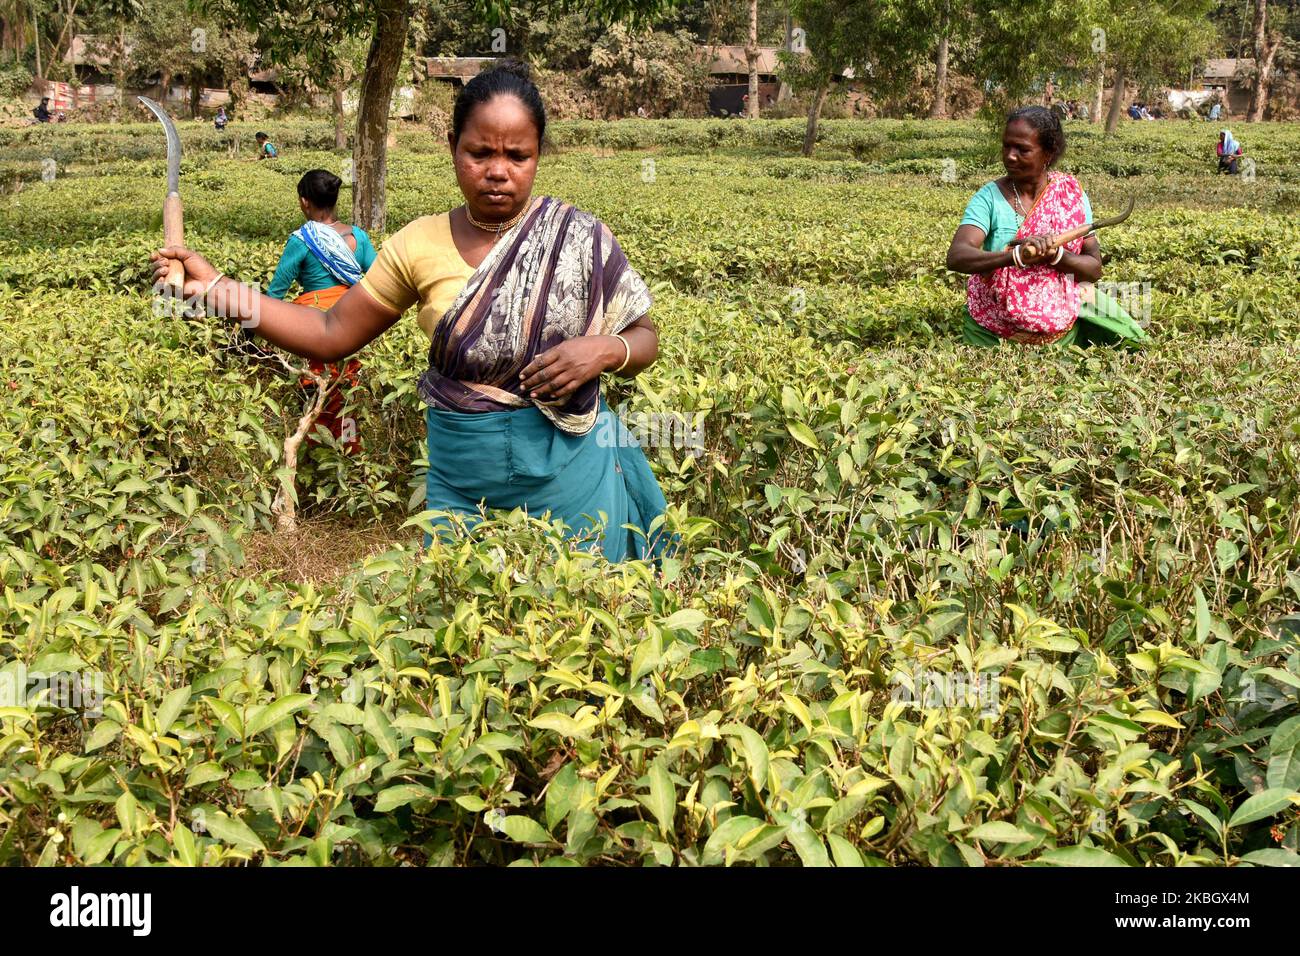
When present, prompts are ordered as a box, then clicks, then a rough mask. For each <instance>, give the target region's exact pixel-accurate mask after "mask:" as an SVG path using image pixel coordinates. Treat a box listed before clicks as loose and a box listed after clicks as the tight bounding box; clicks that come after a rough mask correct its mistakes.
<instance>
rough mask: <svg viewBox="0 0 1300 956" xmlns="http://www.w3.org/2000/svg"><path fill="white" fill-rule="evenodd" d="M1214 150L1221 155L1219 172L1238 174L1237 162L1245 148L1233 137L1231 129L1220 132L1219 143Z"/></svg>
mask: <svg viewBox="0 0 1300 956" xmlns="http://www.w3.org/2000/svg"><path fill="white" fill-rule="evenodd" d="M1214 151H1215V153H1216V154H1218V157H1219V172H1221V173H1227V174H1228V175H1229V176H1235V175H1237V162H1238V161H1239V159H1240V158H1241V156H1242V155H1243V154H1244V152H1245V150H1243V149H1242V148H1241V144H1240V143H1239V142H1237V141H1236V140H1235V139H1233V138H1232V132H1231V131H1230V130H1226V129H1225V130H1221V131H1220V132H1219V145H1218V146H1216V147H1215V148H1214Z"/></svg>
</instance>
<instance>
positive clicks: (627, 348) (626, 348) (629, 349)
mask: <svg viewBox="0 0 1300 956" xmlns="http://www.w3.org/2000/svg"><path fill="white" fill-rule="evenodd" d="M614 338H616V339H618V340H619V341H620V342H622V343H623V350H624V351H625V352H626V353H627V354H626V355H624V356H623V364H622V365H620V366H619V367H618V368H616V369H614V373H615V374H618V373H619V372H621V371H623V369H625V368H627V363H628V361H629V360H630V359H631V358H632V346H631V345H630V344H629V343H628V340H627V339H625V338H623V336H622V335H620V334H618V333H617V332H616V333H614Z"/></svg>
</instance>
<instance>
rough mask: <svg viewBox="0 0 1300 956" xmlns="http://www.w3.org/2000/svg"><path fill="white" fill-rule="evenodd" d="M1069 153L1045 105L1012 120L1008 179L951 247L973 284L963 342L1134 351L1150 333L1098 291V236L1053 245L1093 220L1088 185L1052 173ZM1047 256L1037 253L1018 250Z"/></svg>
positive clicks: (983, 201) (1005, 161)
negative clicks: (1125, 346) (1128, 346)
mask: <svg viewBox="0 0 1300 956" xmlns="http://www.w3.org/2000/svg"><path fill="white" fill-rule="evenodd" d="M1064 153H1065V132H1064V130H1062V128H1061V122H1060V120H1059V119H1058V118H1057V117H1056V116H1055V115H1054V114H1053V113H1052V112H1051V111H1050V110H1047V109H1044V108H1043V107H1041V106H1027V107H1024V108H1022V109H1018V110H1016V111H1014V112H1013V113H1011V115H1010V116H1008V117H1007V123H1006V128H1005V129H1004V130H1003V133H1002V165H1003V166H1004V167H1005V168H1006V171H1007V174H1006V175H1005V176H1003V177H1002V178H1001V179H997V180H994V181H993V182H991V183H987V184H986V185H985V186H984V187H983V188H981V189H980V190H979V192H977V193H976V194H975V195H974V196H973V197H972V198H971V201H970V203H969V204H968V205H967V207H966V212H965V214H964V215H963V216H962V220H961V225H959V226H958V227H957V232H956V234H955V235H954V236H953V238H952V244H951V246H950V247H949V249H948V268H949V269H952V270H953V271H954V272H962V273H965V274H967V275H969V276H970V279H969V280H968V281H967V284H966V303H967V308H968V315H967V317H966V323H965V327H964V329H963V338H964V339H965V341H966V342H967V343H968V344H971V345H983V346H992V345H998V344H1000V343H1002V342H1004V341H1012V342H1019V343H1023V344H1029V345H1047V344H1052V343H1059V344H1062V345H1075V344H1077V345H1084V344H1092V343H1107V344H1115V343H1133V342H1140V341H1142V340H1144V339H1145V338H1146V333H1145V332H1144V331H1143V330H1142V329H1141V327H1140V326H1139V325H1138V324H1137V323H1136V322H1135V321H1133V318H1132V317H1131V316H1130V315H1129V314H1128V313H1127V312H1125V311H1124V310H1123V309H1122V308H1120V306H1119V305H1118V303H1116V302H1115V301H1114V300H1113V299H1111V298H1110V297H1109V296H1107V295H1106V294H1105V293H1104V292H1102V291H1101V290H1099V289H1097V288H1096V287H1095V285H1094V283H1096V282H1097V280H1098V279H1100V278H1101V248H1100V246H1099V245H1098V244H1097V240H1096V238H1095V237H1093V236H1090V237H1088V238H1086V239H1076V240H1075V241H1073V242H1070V243H1067V244H1066V245H1064V246H1062V247H1060V248H1059V249H1054V248H1048V247H1049V245H1050V243H1049V239H1050V238H1051V237H1052V236H1054V235H1058V234H1060V233H1062V232H1065V231H1066V230H1067V229H1071V228H1073V227H1075V226H1080V225H1083V224H1084V223H1088V222H1091V221H1092V206H1091V204H1090V203H1089V202H1088V197H1087V195H1086V194H1085V193H1084V191H1083V188H1082V187H1081V186H1080V185H1079V183H1078V181H1077V180H1076V179H1075V178H1074V177H1073V176H1071V175H1069V174H1068V173H1063V172H1058V171H1055V170H1053V169H1052V167H1053V166H1054V165H1055V164H1056V162H1057V161H1058V160H1059V159H1060V158H1061V156H1062V155H1063V154H1064ZM1013 240H1020V242H1021V244H1022V246H1028V245H1032V246H1034V248H1036V249H1041V250H1044V251H1043V252H1041V253H1039V254H1037V255H1030V254H1028V253H1026V252H1024V250H1023V249H1014V248H1011V244H1012V242H1013Z"/></svg>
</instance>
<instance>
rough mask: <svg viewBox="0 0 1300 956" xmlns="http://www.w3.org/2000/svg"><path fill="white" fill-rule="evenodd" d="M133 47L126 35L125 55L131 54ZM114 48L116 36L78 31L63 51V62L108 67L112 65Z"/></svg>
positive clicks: (74, 64)
mask: <svg viewBox="0 0 1300 956" xmlns="http://www.w3.org/2000/svg"><path fill="white" fill-rule="evenodd" d="M133 48H134V44H133V43H132V42H131V40H130V38H129V37H128V38H127V41H126V53H127V56H130V55H131V50H132V49H133ZM116 49H117V38H116V37H105V36H98V35H96V34H93V33H79V34H77V35H76V36H74V37H73V38H72V42H71V43H69V44H68V48H67V49H66V50H64V51H63V62H64V63H71V64H72V65H73V66H98V67H109V66H112V65H113V53H114V51H115V50H116Z"/></svg>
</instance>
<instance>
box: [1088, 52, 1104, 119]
mask: <svg viewBox="0 0 1300 956" xmlns="http://www.w3.org/2000/svg"><path fill="white" fill-rule="evenodd" d="M1105 93H1106V61H1105V60H1101V61H1100V62H1098V63H1097V92H1096V93H1095V94H1094V95H1093V98H1092V117H1091V120H1092V122H1094V123H1100V122H1101V106H1102V103H1104V102H1105V99H1104V97H1105Z"/></svg>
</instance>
